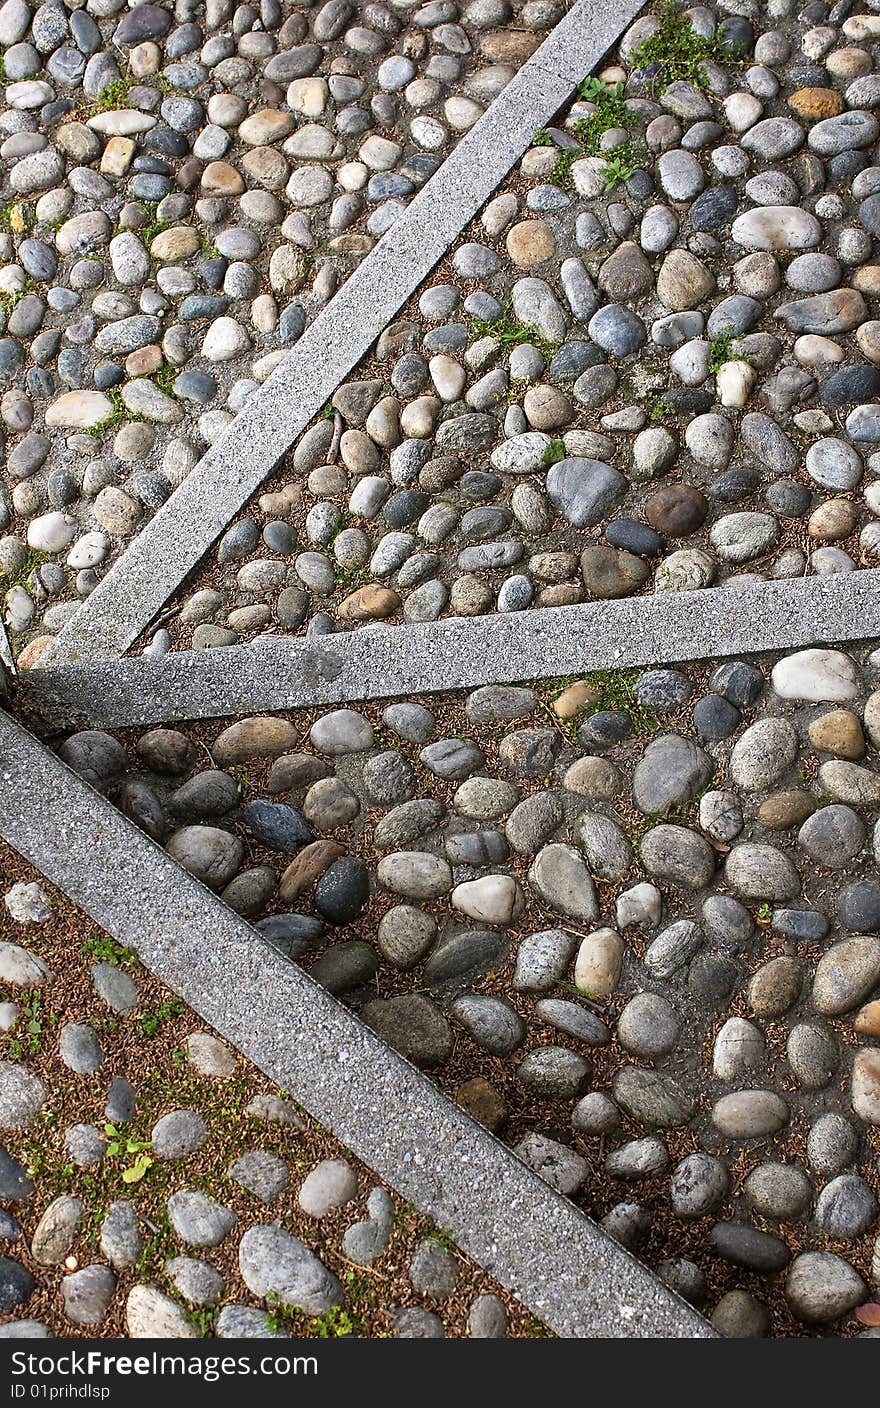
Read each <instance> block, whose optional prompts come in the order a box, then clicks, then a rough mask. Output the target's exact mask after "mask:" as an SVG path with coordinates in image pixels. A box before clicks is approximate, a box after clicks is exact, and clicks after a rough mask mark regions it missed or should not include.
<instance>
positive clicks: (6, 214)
mask: <svg viewBox="0 0 880 1408" xmlns="http://www.w3.org/2000/svg"><path fill="white" fill-rule="evenodd" d="M0 81H2V80H0ZM36 223H37V216H36V211H35V210H34V208H33V206H32V205H27V204H26V203H25V202H24V201H21V200H12V201H10V202H9V204H8V205H4V206H3V207H2V209H0V228H2V229H4V230H8V231H9V233H10V234H11V235H23V234H25V233H26V232H27V231H28V230H32V229H33V227H34V225H35V224H36Z"/></svg>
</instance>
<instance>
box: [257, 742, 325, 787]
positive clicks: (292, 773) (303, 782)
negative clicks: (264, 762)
mask: <svg viewBox="0 0 880 1408" xmlns="http://www.w3.org/2000/svg"><path fill="white" fill-rule="evenodd" d="M332 771H333V769H332V768H331V767H330V766H329V764H328V763H325V762H324V760H323V758H316V757H315V756H314V755H313V754H312V753H285V754H284V756H283V757H282V758H276V760H275V762H274V763H273V764H272V767H271V770H270V772H269V777H268V780H267V782H266V791H267V792H269V793H270V794H271V796H273V797H277V796H279V794H280V793H282V792H305V791H306V790H307V789H308V788H309V787H311V785H312V783H313V782H320V781H321V778H323V777H329V776H330V774H331V773H332Z"/></svg>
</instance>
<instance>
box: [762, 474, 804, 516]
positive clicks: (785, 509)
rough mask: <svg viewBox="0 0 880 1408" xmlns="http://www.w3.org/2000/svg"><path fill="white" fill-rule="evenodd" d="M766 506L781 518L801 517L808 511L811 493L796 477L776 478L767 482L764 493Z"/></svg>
mask: <svg viewBox="0 0 880 1408" xmlns="http://www.w3.org/2000/svg"><path fill="white" fill-rule="evenodd" d="M764 499H765V501H766V504H767V507H768V508H769V509H770V511H771V512H772V513H778V514H779V515H780V517H781V518H803V516H804V514H805V513H808V512H809V509H810V505H811V504H812V502H813V495H812V494H811V492H810V490H809V489H808V488H807V486H806V485H805V484H798V482H797V480H796V479H777V480H775V482H774V483H773V484H768V486H767V489H766V491H765V493H764Z"/></svg>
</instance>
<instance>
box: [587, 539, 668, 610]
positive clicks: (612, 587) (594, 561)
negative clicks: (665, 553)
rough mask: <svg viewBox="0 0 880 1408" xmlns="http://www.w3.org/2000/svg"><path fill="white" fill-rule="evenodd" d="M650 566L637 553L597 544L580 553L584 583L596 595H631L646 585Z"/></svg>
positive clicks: (600, 596) (601, 597) (607, 596)
mask: <svg viewBox="0 0 880 1408" xmlns="http://www.w3.org/2000/svg"><path fill="white" fill-rule="evenodd" d="M650 572H651V569H650V568H649V567H648V564H647V563H646V562H643V561H642V559H641V558H640V557H636V555H635V553H632V552H623V551H620V550H618V549H617V548H611V547H605V546H603V545H598V546H596V547H590V548H584V550H583V552H582V553H581V574H582V576H583V579H584V586H585V587H586V588H587V591H588V592H589V593H590V595H591V596H593V597H599V598H600V599H603V600H608V599H609V598H612V597H621V596H631V595H632V593H633V592H637V591H638V590H639V589H640V588H641V587H643V586H644V585H645V583H646V582H647V580H648V577H649V576H650Z"/></svg>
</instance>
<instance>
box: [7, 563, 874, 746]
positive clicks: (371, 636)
mask: <svg viewBox="0 0 880 1408" xmlns="http://www.w3.org/2000/svg"><path fill="white" fill-rule="evenodd" d="M878 636H880V569H874V570H870V571H864V572H849V573H840V574H837V575H834V576H829V577H810V578H807V579H798V580H797V581H783V582H762V583H760V584H758V585H753V586H750V587H748V588H742V589H734V588H719V589H715V590H709V591H700V592H670V593H665V594H662V595H659V596H643V597H630V598H628V599H623V600H620V601H602V602H592V603H590V604H588V605H584V606H559V607H553V608H547V609H545V610H541V611H520V612H513V613H511V614H509V615H494V616H478V617H473V616H472V617H466V618H462V617H450V618H449V619H447V620H444V621H431V622H426V623H424V624H422V625H415V626H373V627H367V628H364V629H362V630H359V631H353V632H349V633H347V634H340V635H335V636H323V637H318V638H308V637H300V638H294V637H285V636H267V637H263V638H262V639H260V640H258V641H254V642H252V644H250V645H242V646H230V647H227V648H223V649H216V650H205V651H192V652H179V653H173V654H169V655H166V656H164V657H163V658H162V659H160V660H153V659H149V658H145V657H135V658H132V659H126V660H114V661H99V662H97V663H96V664H94V665H92V666H76V667H65V668H49V669H41V670H36V671H33V670H32V671H29V672H23V673H22V674H20V675H19V688H18V692H17V708H18V710H19V712H20V713H21V715H22V716H23V717H24V718H26V719H27V721H28V722H29V723H30V724H31V726H32V727H33V728H35V729H36V730H37V732H40V733H45V734H50V733H52V732H57V731H59V730H61V729H64V728H69V727H71V726H74V725H77V724H82V723H86V722H87V723H88V724H89V726H90V727H93V728H121V727H125V726H126V725H128V724H147V723H158V722H160V721H162V720H172V719H198V718H223V717H225V716H226V715H231V714H245V713H256V712H259V711H261V710H278V709H296V708H301V707H308V708H313V707H316V706H319V705H322V704H337V703H351V702H353V701H355V700H359V699H382V698H391V697H393V696H396V695H401V694H402V695H407V694H425V693H432V692H438V691H440V690H445V689H468V688H474V687H476V686H477V685H482V684H487V683H494V684H502V683H506V682H510V681H517V680H526V679H538V678H544V679H547V678H553V677H554V676H558V675H569V674H583V673H586V672H587V671H589V670H597V669H603V668H614V667H620V666H627V665H633V666H635V665H660V664H668V663H674V662H675V661H678V660H699V659H706V658H709V659H711V658H712V657H713V656H716V655H718V656H730V655H739V654H751V653H754V652H756V651H761V650H779V649H785V648H791V649H795V648H796V647H798V646H804V645H812V644H817V643H819V642H823V641H847V640H867V639H869V638H872V637H878Z"/></svg>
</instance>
